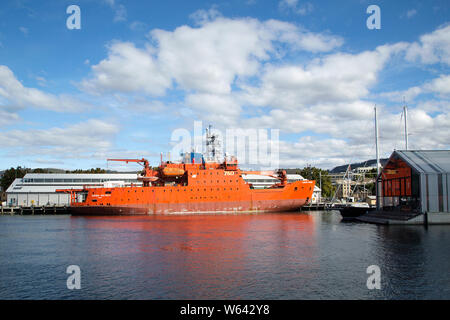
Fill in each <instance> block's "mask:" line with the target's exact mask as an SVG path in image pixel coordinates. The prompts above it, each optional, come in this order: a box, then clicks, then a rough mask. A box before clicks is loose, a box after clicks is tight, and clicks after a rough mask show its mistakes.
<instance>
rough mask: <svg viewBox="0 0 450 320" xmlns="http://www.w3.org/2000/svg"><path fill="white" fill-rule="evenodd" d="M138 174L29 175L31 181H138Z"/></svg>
mask: <svg viewBox="0 0 450 320" xmlns="http://www.w3.org/2000/svg"><path fill="white" fill-rule="evenodd" d="M136 177H137V173H27V174H26V175H25V176H24V177H23V178H24V179H25V178H29V179H59V178H62V179H104V178H106V179H115V178H117V179H119V180H120V179H136Z"/></svg>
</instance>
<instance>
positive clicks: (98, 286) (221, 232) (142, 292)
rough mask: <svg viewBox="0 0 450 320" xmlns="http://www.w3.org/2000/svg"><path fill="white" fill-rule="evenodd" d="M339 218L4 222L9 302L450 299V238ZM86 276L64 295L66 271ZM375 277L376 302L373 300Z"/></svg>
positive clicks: (1, 256) (2, 268)
mask: <svg viewBox="0 0 450 320" xmlns="http://www.w3.org/2000/svg"><path fill="white" fill-rule="evenodd" d="M448 231H449V229H448V228H447V227H446V226H433V227H430V228H429V229H425V228H423V227H418V226H406V227H401V226H398V227H394V226H377V225H372V224H361V223H342V222H341V218H340V215H339V213H338V212H324V213H321V212H312V213H283V214H281V213H280V214H261V215H250V214H249V215H246V214H240V215H191V216H181V215H176V216H149V217H135V216H128V217H70V216H64V217H56V216H34V217H30V216H28V217H18V216H15V217H9V216H4V217H0V237H1V239H2V241H0V260H1V261H2V263H1V264H0V275H1V279H2V281H1V282H0V298H2V299H12V298H16V299H60V298H62V299H430V298H437V299H442V298H444V299H449V298H450V274H449V273H448V270H449V267H450V252H449V251H448V250H447V248H448V247H449V245H450V233H449V232H448ZM73 264H75V265H79V266H80V268H81V287H82V288H81V289H80V290H68V289H67V287H66V280H67V277H68V274H66V268H67V266H69V265H73ZM369 265H378V266H379V267H380V268H381V278H382V279H381V285H382V288H381V290H368V289H367V286H366V281H367V277H368V274H366V268H367V267H368V266H369Z"/></svg>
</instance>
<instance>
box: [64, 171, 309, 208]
mask: <svg viewBox="0 0 450 320" xmlns="http://www.w3.org/2000/svg"><path fill="white" fill-rule="evenodd" d="M195 169H197V168H195ZM186 178H187V179H186V180H185V181H184V183H183V184H178V185H169V186H148V187H140V186H139V187H118V188H87V189H84V190H83V191H84V192H85V193H86V199H85V200H84V201H82V202H78V201H77V199H76V198H74V201H73V202H72V205H71V212H72V214H74V215H142V214H145V215H148V214H171V213H173V214H177V213H178V214H183V213H186V214H189V213H219V212H221V213H222V212H225V213H226V212H270V211H272V212H276V211H292V210H299V209H300V208H301V207H302V206H303V205H305V204H307V203H308V202H309V200H310V199H311V197H312V193H313V190H314V184H315V182H314V181H308V180H303V181H296V182H293V183H289V184H286V185H283V186H279V187H277V188H269V189H251V188H250V185H249V184H248V183H247V182H246V181H245V180H244V179H243V178H242V176H241V174H240V171H239V170H235V171H227V170H223V169H217V168H214V169H213V168H211V169H209V170H204V169H203V170H188V172H186Z"/></svg>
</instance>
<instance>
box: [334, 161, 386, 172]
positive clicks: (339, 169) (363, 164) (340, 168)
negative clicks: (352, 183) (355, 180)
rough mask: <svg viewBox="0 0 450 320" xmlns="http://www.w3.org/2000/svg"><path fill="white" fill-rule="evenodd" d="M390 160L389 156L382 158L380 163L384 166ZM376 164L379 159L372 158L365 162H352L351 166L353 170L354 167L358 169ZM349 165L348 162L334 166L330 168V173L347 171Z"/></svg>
mask: <svg viewBox="0 0 450 320" xmlns="http://www.w3.org/2000/svg"><path fill="white" fill-rule="evenodd" d="M388 160H389V159H387V158H386V159H380V164H381V165H382V166H384V165H385V164H386V162H387V161H388ZM376 165H377V159H371V160H367V161H363V162H356V163H352V164H350V167H351V169H352V170H353V169H357V168H359V167H376ZM347 167H348V164H344V165H342V166H337V167H334V168H333V169H331V170H330V173H339V172H345V171H347Z"/></svg>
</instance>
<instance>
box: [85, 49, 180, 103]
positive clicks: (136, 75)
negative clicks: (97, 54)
mask: <svg viewBox="0 0 450 320" xmlns="http://www.w3.org/2000/svg"><path fill="white" fill-rule="evenodd" d="M92 70H93V72H94V78H93V79H89V80H84V81H82V83H81V87H82V88H84V89H85V90H87V91H88V92H90V93H92V94H97V93H102V92H135V91H137V92H141V91H142V92H145V93H148V94H150V95H156V96H157V95H163V94H164V93H165V90H166V89H167V88H169V87H170V86H171V79H170V77H169V76H167V75H165V74H164V72H163V71H162V70H160V67H159V66H158V65H157V63H156V61H155V59H154V58H153V56H152V52H151V50H148V49H139V48H136V47H135V46H134V44H132V43H129V42H116V43H114V44H112V45H111V46H110V47H109V56H108V58H107V59H105V60H103V61H101V62H100V63H99V64H98V65H95V66H92Z"/></svg>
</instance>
